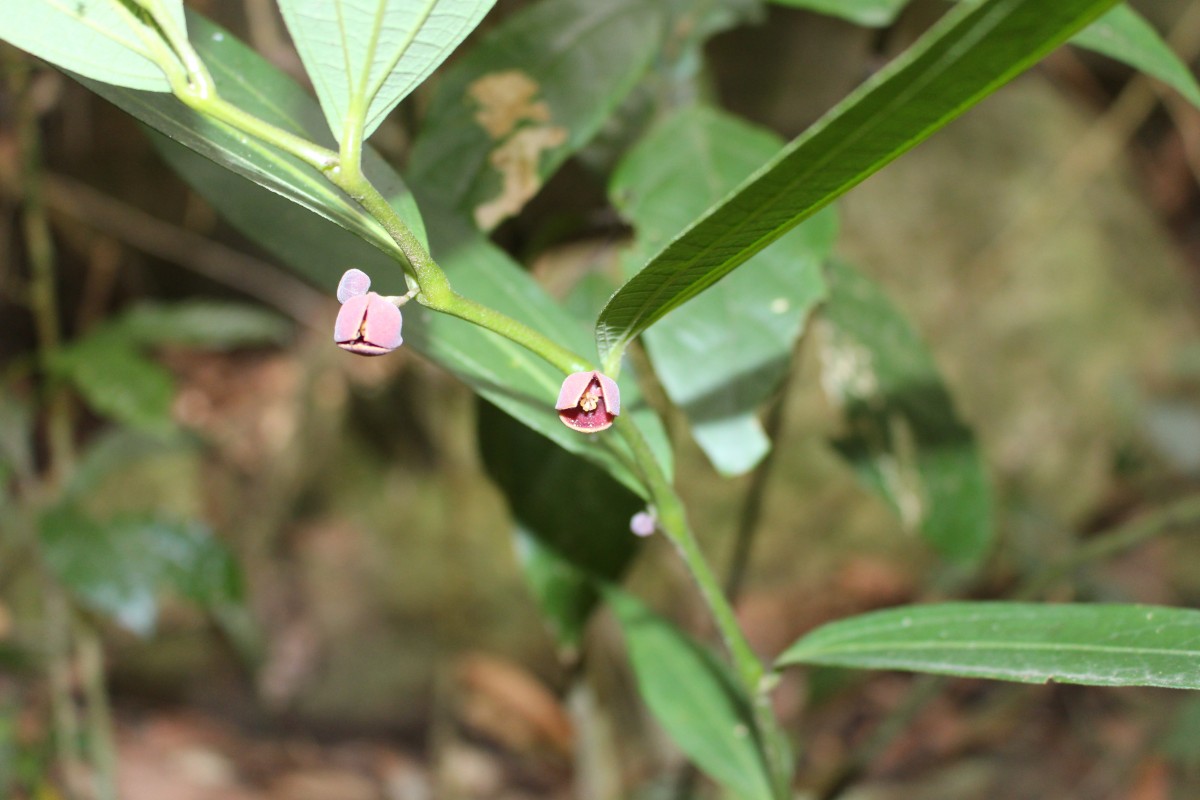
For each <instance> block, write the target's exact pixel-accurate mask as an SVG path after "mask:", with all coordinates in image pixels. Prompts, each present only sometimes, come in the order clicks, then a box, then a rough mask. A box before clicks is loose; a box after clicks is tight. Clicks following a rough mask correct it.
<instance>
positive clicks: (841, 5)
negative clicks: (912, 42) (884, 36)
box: [772, 0, 909, 28]
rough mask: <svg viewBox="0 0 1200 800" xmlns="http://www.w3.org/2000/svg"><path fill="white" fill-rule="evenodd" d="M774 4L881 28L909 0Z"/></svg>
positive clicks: (787, 0)
mask: <svg viewBox="0 0 1200 800" xmlns="http://www.w3.org/2000/svg"><path fill="white" fill-rule="evenodd" d="M772 2H774V3H775V4H776V5H781V6H791V7H792V8H803V9H805V10H806V11H815V12H817V13H818V14H828V15H829V16H832V17H841V18H842V19H844V20H848V21H850V22H853V23H855V24H857V25H866V26H869V27H872V28H881V27H883V26H885V25H891V24H892V23H893V22H895V20H896V16H897V15H898V14H899V13H900V11H901V10H902V9H903V8H904V7H905V6H906V5H908V3H909V0H772Z"/></svg>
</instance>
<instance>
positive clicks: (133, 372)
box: [49, 330, 175, 434]
mask: <svg viewBox="0 0 1200 800" xmlns="http://www.w3.org/2000/svg"><path fill="white" fill-rule="evenodd" d="M49 366H50V369H51V370H52V371H53V372H54V374H55V375H57V376H58V377H60V378H62V379H63V380H66V381H68V382H69V383H70V384H71V385H72V386H74V387H75V389H76V390H77V391H78V392H79V393H80V394H81V395H82V396H83V399H84V400H85V401H87V404H88V405H89V406H91V407H92V408H93V409H95V411H96V412H97V413H99V414H102V415H104V416H106V417H109V418H110V419H112V420H115V421H116V422H120V423H123V424H125V425H129V426H130V427H132V428H136V429H138V430H140V431H144V432H147V433H158V434H162V433H167V432H169V431H170V430H171V429H172V428H173V427H174V423H173V422H172V420H171V400H172V398H173V397H174V396H175V385H174V381H172V379H171V374H170V373H169V372H167V370H166V369H164V368H163V367H162V366H160V365H159V364H157V363H155V362H154V361H151V360H150V359H149V358H147V357H146V356H144V355H142V354H141V353H140V352H139V350H138V347H137V345H136V344H135V343H134V342H133V341H132V340H130V339H129V338H128V337H126V336H122V335H120V334H119V333H118V332H116V331H112V330H106V331H97V332H96V333H94V334H92V335H90V336H88V337H86V338H83V339H80V340H78V341H76V342H73V343H71V344H70V345H68V346H67V347H64V348H62V349H60V350H58V351H57V352H56V353H55V354H54V356H53V357H52V359H51V361H50V364H49Z"/></svg>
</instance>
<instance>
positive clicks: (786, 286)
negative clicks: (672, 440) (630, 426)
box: [609, 107, 837, 475]
mask: <svg viewBox="0 0 1200 800" xmlns="http://www.w3.org/2000/svg"><path fill="white" fill-rule="evenodd" d="M781 145H782V142H781V141H780V140H779V139H778V137H776V136H775V135H774V134H772V133H770V132H768V131H765V130H763V129H761V128H756V127H754V126H753V125H751V124H749V123H747V122H744V121H741V120H739V119H737V118H736V117H733V116H731V115H729V114H725V113H723V112H721V111H718V110H715V109H711V108H704V107H691V108H689V109H686V110H683V111H681V112H679V113H677V114H675V115H673V116H672V117H670V118H668V119H667V120H665V121H664V122H663V123H662V124H660V125H658V126H656V127H655V128H654V129H653V130H652V131H651V132H650V133H648V134H647V135H646V137H645V138H644V139H643V140H642V141H641V142H639V143H638V145H637V146H636V147H635V148H634V149H633V150H632V151H631V152H630V153H629V154H628V155H627V156H626V157H625V159H624V160H623V161H622V162H621V164H620V165H619V166H618V168H617V171H616V173H615V174H614V175H613V179H612V182H611V184H610V186H609V193H610V195H611V197H612V199H613V202H614V203H615V204H616V205H617V207H618V208H619V209H620V210H621V211H622V213H623V214H624V215H625V217H626V218H628V219H629V220H630V222H632V223H633V225H634V228H635V230H636V232H637V240H636V247H635V249H634V252H633V254H632V258H630V259H629V262H630V263H631V265H632V263H633V262H636V263H642V261H644V255H645V254H648V253H651V252H654V251H655V250H657V249H658V248H659V247H660V246H661V245H662V244H663V243H664V242H666V241H668V240H669V239H670V238H671V236H673V235H674V234H676V233H678V232H679V231H681V230H683V229H684V228H686V227H687V225H688V223H689V222H690V221H691V220H693V219H694V218H696V217H697V216H699V215H700V214H702V213H704V211H705V210H706V209H707V208H708V207H709V206H711V205H712V204H714V203H716V202H717V201H719V200H720V199H721V198H722V197H724V196H725V194H726V193H727V192H728V191H729V190H730V189H732V188H733V187H734V186H736V185H737V184H738V183H739V182H740V181H741V180H742V179H743V178H745V177H746V176H747V175H749V174H750V173H751V172H753V171H754V170H755V168H757V167H758V166H759V165H760V164H762V163H763V162H764V161H767V160H768V159H770V157H771V156H772V155H773V154H774V153H776V152H777V151H778V150H779V148H780V146H781ZM836 235H837V220H836V216H835V215H834V213H833V209H828V210H826V211H823V212H822V213H820V214H818V215H817V216H815V217H813V218H812V219H810V220H808V221H807V222H805V223H803V224H802V225H800V226H798V227H797V228H796V229H795V230H793V231H791V232H790V233H788V234H787V235H786V236H784V237H783V238H782V239H780V240H779V241H778V242H776V243H775V244H773V245H771V246H770V247H769V248H767V249H766V250H763V251H762V252H761V253H759V254H757V255H756V256H754V258H753V259H751V261H750V262H748V263H747V265H746V267H745V269H743V270H740V271H738V272H737V273H735V274H733V275H730V276H729V278H728V279H727V280H724V281H722V282H721V283H719V284H718V285H716V286H714V287H713V288H712V289H711V290H709V291H708V292H705V293H704V294H702V295H700V296H699V297H697V298H696V299H695V300H694V301H693V302H691V303H689V304H687V305H686V306H684V307H682V308H679V309H676V310H675V311H674V312H672V313H671V314H669V315H668V316H667V317H665V318H664V319H663V320H662V321H661V322H660V323H659V324H657V325H655V326H654V327H653V328H651V329H650V330H648V331H647V332H646V336H645V343H646V347H647V349H648V350H649V353H650V358H651V361H652V362H653V363H654V369H655V372H656V373H657V375H658V377H659V380H660V381H661V382H662V385H663V388H664V389H665V390H666V392H667V395H668V396H669V397H670V398H671V400H672V401H673V402H674V403H675V404H676V405H678V406H679V407H680V408H681V409H682V410H683V412H684V414H686V415H687V418H688V421H689V423H690V424H691V428H692V433H693V435H694V436H695V437H696V441H697V443H699V445H700V447H701V448H702V449H703V450H704V452H705V454H706V455H707V456H708V458H709V460H710V461H712V463H713V466H715V467H716V469H717V471H719V472H721V473H722V474H725V475H739V474H741V473H744V472H746V471H748V470H750V469H752V468H753V467H754V465H755V464H757V463H758V462H759V461H760V460H761V459H762V457H763V456H764V455H766V453H767V451H768V450H769V449H770V446H771V444H770V442H769V441H768V439H767V437H766V434H765V433H764V432H763V429H762V425H761V424H760V423H759V421H758V417H757V412H758V411H759V409H760V407H761V406H762V405H763V403H764V402H765V401H766V400H767V399H768V398H769V397H770V396H771V395H772V394H773V393H774V392H775V391H776V390H777V389H778V388H779V385H780V383H781V382H782V381H783V379H784V377H785V376H786V375H787V373H788V370H789V368H790V363H791V354H792V348H793V347H794V346H795V343H796V339H797V337H798V336H799V335H800V332H801V331H802V330H803V327H804V323H805V321H806V320H807V318H808V315H809V312H810V311H811V310H812V308H813V306H814V305H815V304H816V303H817V302H819V301H820V299H821V298H822V296H823V295H824V290H825V287H824V280H823V279H822V276H821V262H822V261H823V260H824V259H825V258H826V257H827V256H828V254H829V251H830V250H831V249H832V247H833V243H834V239H835V238H836Z"/></svg>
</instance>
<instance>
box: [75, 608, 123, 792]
mask: <svg viewBox="0 0 1200 800" xmlns="http://www.w3.org/2000/svg"><path fill="white" fill-rule="evenodd" d="M76 641H78V643H79V666H80V670H81V671H82V673H83V690H84V693H85V695H86V696H87V715H88V716H87V719H88V743H89V745H90V747H91V760H92V766H93V767H94V768H95V771H96V772H95V786H96V800H117V752H116V747H115V745H114V744H113V728H112V711H111V709H110V707H109V702H108V689H107V687H106V686H105V685H104V651H103V650H102V649H101V647H100V638H99V637H98V636H97V635H96V632H95V631H94V630H91V629H90V628H88V627H86V626H85V625H83V624H81V625H80V627H79V631H78V633H77V634H76Z"/></svg>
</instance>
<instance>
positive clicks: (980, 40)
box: [596, 0, 1116, 359]
mask: <svg viewBox="0 0 1200 800" xmlns="http://www.w3.org/2000/svg"><path fill="white" fill-rule="evenodd" d="M1115 2H1116V0H1058V2H1055V3H1049V4H1048V3H1046V2H1044V0H988V1H987V2H985V3H983V4H982V5H979V6H971V7H963V8H958V9H955V10H953V11H951V12H950V13H949V14H947V16H946V18H945V19H943V20H942V21H941V22H939V23H938V24H937V25H936V26H934V28H933V29H932V30H930V31H929V33H927V34H926V35H925V36H924V37H923V38H922V39H921V40H920V41H919V42H917V43H916V44H915V45H913V47H911V48H910V49H909V50H907V51H906V52H905V53H904V54H902V55H900V56H899V57H897V58H896V59H895V60H894V61H893V62H892V63H891V64H889V65H888V66H887V67H885V68H884V69H883V70H881V71H880V72H879V73H878V74H877V75H876V76H875V77H874V78H872V79H871V80H869V81H868V82H867V83H866V84H864V85H863V86H862V87H860V88H859V89H858V90H857V91H855V92H854V93H853V94H851V95H850V97H848V98H847V99H846V100H844V101H843V102H842V103H840V104H839V105H838V106H837V107H835V108H834V109H833V110H832V111H830V112H829V113H828V114H826V115H825V117H824V118H822V119H821V120H820V121H819V122H817V123H816V124H815V125H813V126H812V127H811V128H809V130H808V131H806V132H805V133H804V134H802V135H801V136H800V137H799V138H797V139H796V140H794V141H793V142H792V143H791V144H789V145H788V146H787V147H785V148H784V150H783V151H782V152H781V153H780V154H779V155H778V156H776V157H775V158H774V159H773V160H771V161H770V162H768V163H767V164H766V165H764V166H763V167H762V169H760V170H759V171H758V172H757V173H755V175H754V176H752V177H751V178H750V179H749V180H748V181H746V183H744V184H743V185H742V186H741V187H740V188H739V189H738V190H737V191H736V192H734V193H733V194H732V195H730V196H729V197H728V198H726V200H725V201H724V202H723V203H721V204H720V205H719V206H717V207H716V208H714V209H712V210H711V211H709V212H708V214H706V215H705V216H704V217H702V218H701V219H699V220H698V221H696V222H695V223H694V224H693V225H692V226H691V227H690V228H689V229H688V230H687V231H685V232H684V233H683V234H681V235H680V236H678V237H676V238H675V239H674V240H673V241H672V242H671V243H670V244H668V245H667V246H666V247H665V248H664V249H663V250H662V251H661V252H659V254H658V255H657V256H655V257H654V259H653V260H651V262H650V264H649V265H647V266H646V268H645V269H643V270H642V271H641V272H639V273H638V274H637V276H636V277H634V278H633V279H632V280H631V281H629V282H628V283H626V284H625V285H624V286H623V287H622V288H621V289H620V290H619V291H618V292H617V293H616V294H615V295H614V296H613V298H612V299H611V300H610V301H609V303H608V305H607V306H605V308H604V311H603V312H601V314H600V318H599V319H598V320H597V322H596V340H597V343H598V344H599V346H600V350H601V352H602V353H603V354H605V356H606V359H607V358H608V355H607V354H609V353H612V352H614V351H615V352H620V351H621V350H622V349H623V348H624V347H625V345H626V344H627V343H628V342H629V341H630V340H631V339H633V338H634V337H635V336H637V335H638V334H640V333H641V332H642V331H643V330H645V329H646V328H647V327H649V326H650V325H651V324H652V323H654V322H655V321H656V320H658V319H659V318H660V317H662V316H663V315H664V314H666V313H667V312H668V311H670V310H671V309H673V308H675V307H677V306H679V305H681V304H683V303H684V302H686V301H687V300H690V299H691V298H693V297H695V296H696V295H698V294H700V293H701V292H702V291H704V290H705V289H707V288H708V287H710V286H712V285H713V284H715V283H716V282H717V281H718V280H720V279H721V278H723V277H724V276H725V275H727V274H728V273H730V272H731V271H733V270H734V269H735V268H736V267H738V266H740V265H741V264H742V263H744V262H745V261H746V260H747V259H749V258H750V257H751V256H752V255H754V254H755V253H757V252H758V251H760V250H762V249H763V248H764V247H766V246H767V245H769V244H770V243H771V242H773V241H775V240H776V239H778V238H779V237H780V236H782V235H783V234H784V233H786V232H787V231H789V230H791V229H792V228H793V227H795V226H796V225H797V224H799V223H800V222H802V221H803V220H805V219H807V218H808V217H810V216H812V215H813V214H815V213H816V212H817V211H818V210H820V209H821V208H823V207H824V206H826V205H828V204H829V203H830V202H832V201H833V200H834V199H835V198H837V197H838V196H839V195H841V194H843V193H844V192H846V191H848V190H849V189H850V188H851V187H853V186H854V185H855V184H857V183H859V182H861V181H862V180H864V179H865V178H867V177H868V176H869V175H871V174H872V173H873V172H875V171H877V170H878V169H880V168H881V167H883V166H884V165H885V164H887V163H888V162H890V161H892V160H893V159H895V158H897V157H898V156H900V155H901V154H902V153H904V152H906V151H907V150H909V149H911V148H912V147H914V146H915V145H917V144H918V143H919V142H921V141H922V140H924V139H926V138H927V137H929V136H930V135H931V134H932V133H933V132H934V131H936V130H938V129H939V128H941V127H942V126H944V125H945V124H946V123H948V122H949V121H950V120H952V119H954V118H955V117H957V116H958V115H960V114H961V113H962V112H963V111H965V110H966V109H968V108H969V107H970V106H972V105H973V104H974V103H976V102H978V101H979V100H980V99H982V98H983V97H985V96H986V95H988V94H989V93H990V92H992V91H994V90H995V89H996V88H997V87H999V86H1001V85H1002V84H1004V83H1005V82H1007V81H1008V80H1010V79H1011V78H1013V77H1014V76H1016V75H1017V74H1018V73H1020V72H1021V71H1023V70H1025V69H1026V68H1028V67H1029V66H1031V65H1032V64H1034V63H1035V62H1036V61H1037V60H1038V59H1040V58H1041V57H1042V56H1044V55H1045V54H1046V53H1048V52H1049V51H1050V50H1052V49H1053V48H1054V47H1056V46H1057V45H1059V44H1060V43H1062V42H1063V41H1064V40H1065V39H1066V38H1067V37H1068V36H1070V35H1071V34H1072V33H1074V32H1075V31H1077V30H1078V29H1079V28H1081V27H1082V26H1083V25H1085V24H1087V23H1088V22H1089V21H1091V20H1092V19H1094V18H1095V17H1097V16H1099V15H1100V14H1101V13H1102V12H1104V11H1105V10H1107V9H1108V8H1109V7H1111V6H1112V5H1114V4H1115Z"/></svg>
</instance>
